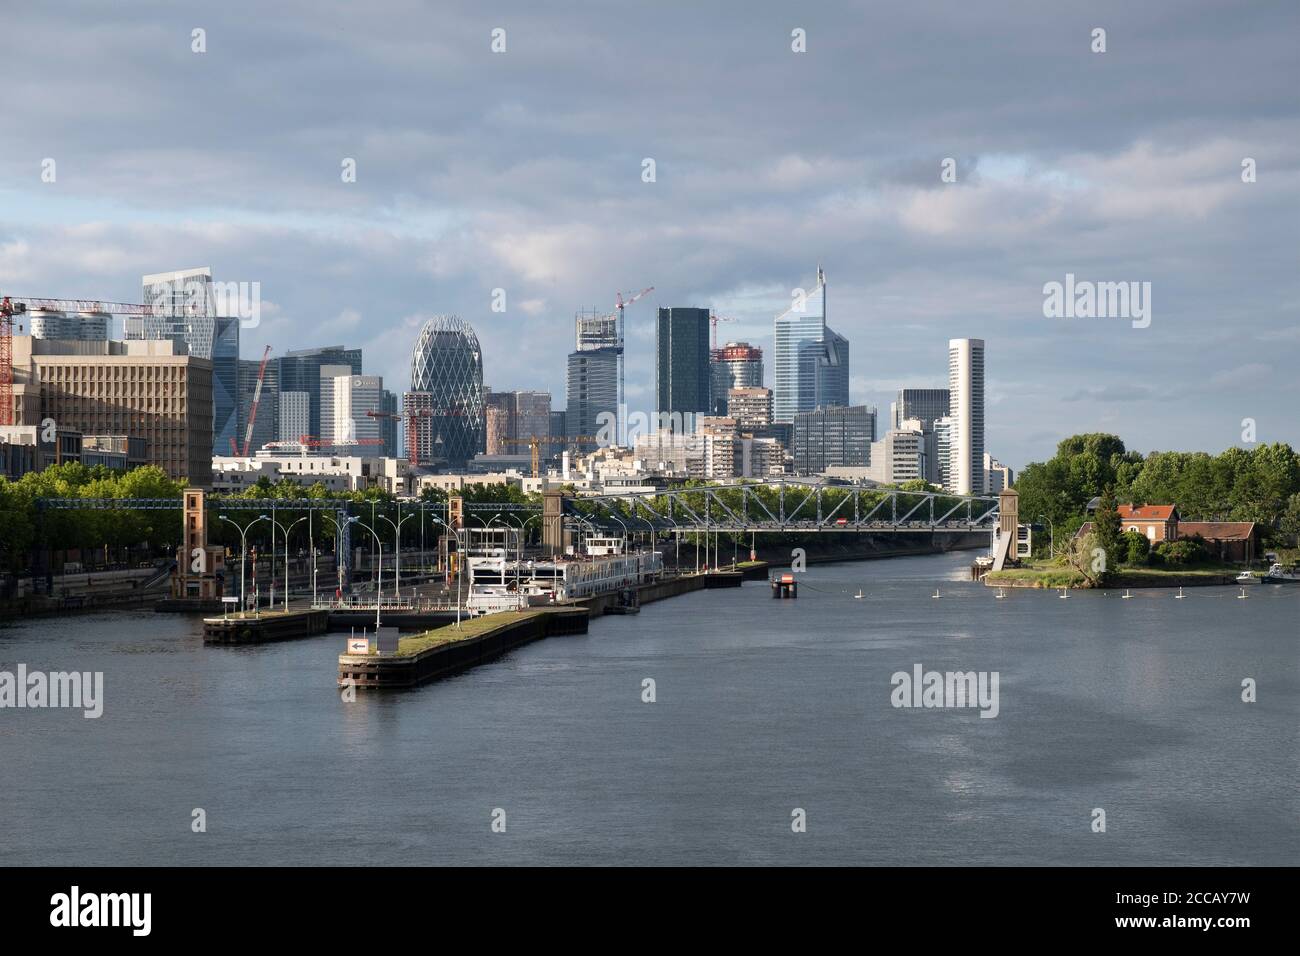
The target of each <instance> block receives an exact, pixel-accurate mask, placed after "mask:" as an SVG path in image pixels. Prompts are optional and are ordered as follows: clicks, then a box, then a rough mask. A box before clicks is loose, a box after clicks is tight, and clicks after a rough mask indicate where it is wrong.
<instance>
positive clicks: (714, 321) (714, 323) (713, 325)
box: [709, 312, 736, 353]
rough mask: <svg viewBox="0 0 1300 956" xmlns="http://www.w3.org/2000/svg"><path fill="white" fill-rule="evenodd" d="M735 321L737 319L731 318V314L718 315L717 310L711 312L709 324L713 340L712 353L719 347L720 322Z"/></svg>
mask: <svg viewBox="0 0 1300 956" xmlns="http://www.w3.org/2000/svg"><path fill="white" fill-rule="evenodd" d="M735 321H736V320H735V319H733V318H731V317H730V316H725V315H718V314H717V313H716V312H710V313H709V326H710V335H711V341H710V343H709V351H710V352H711V353H712V352H716V351H717V349H718V323H719V322H735Z"/></svg>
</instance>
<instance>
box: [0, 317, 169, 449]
mask: <svg viewBox="0 0 1300 956" xmlns="http://www.w3.org/2000/svg"><path fill="white" fill-rule="evenodd" d="M33 309H48V310H49V311H51V312H103V313H107V314H108V315H157V314H159V313H158V311H157V310H156V309H155V308H154V307H153V306H151V305H127V304H126V303H123V302H101V301H99V300H96V299H33V298H27V297H25V296H18V295H15V296H8V295H7V296H5V297H4V298H3V299H0V425H12V424H13V423H14V325H13V317H14V316H15V315H22V314H23V313H25V312H27V311H29V310H33Z"/></svg>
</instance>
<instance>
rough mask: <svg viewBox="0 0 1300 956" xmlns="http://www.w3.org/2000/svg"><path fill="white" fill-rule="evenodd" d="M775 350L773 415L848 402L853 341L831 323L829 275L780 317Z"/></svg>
mask: <svg viewBox="0 0 1300 956" xmlns="http://www.w3.org/2000/svg"><path fill="white" fill-rule="evenodd" d="M773 338H774V340H775V341H774V344H773V349H772V420H773V421H776V422H793V421H794V417H795V416H796V415H798V414H799V413H800V412H810V411H812V410H814V409H816V408H826V407H830V406H842V405H848V403H849V342H848V339H846V338H844V337H843V336H842V335H839V334H838V333H836V332H835V331H833V330H832V329H831V328H829V327H828V326H827V325H826V276H825V273H823V272H822V270H821V268H820V267H818V269H817V285H816V287H815V288H814V289H813V291H812V293H811V294H809V295H807V296H805V297H804V299H803V300H802V301H801V302H799V303H796V305H795V306H794V307H792V308H791V309H790V311H788V312H786V313H785V314H783V315H779V316H777V318H776V324H775V329H774V335H773Z"/></svg>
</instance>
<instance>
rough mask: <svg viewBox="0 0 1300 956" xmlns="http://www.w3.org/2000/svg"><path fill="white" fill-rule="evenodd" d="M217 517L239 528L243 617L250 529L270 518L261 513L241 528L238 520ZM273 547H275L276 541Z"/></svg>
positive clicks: (246, 603)
mask: <svg viewBox="0 0 1300 956" xmlns="http://www.w3.org/2000/svg"><path fill="white" fill-rule="evenodd" d="M217 517H218V518H220V519H221V520H222V521H229V522H230V523H231V524H233V525H234V526H235V527H236V528H237V529H238V530H239V616H240V617H243V616H244V611H245V610H247V608H248V591H247V590H246V589H245V587H244V582H245V575H246V574H247V573H248V529H249V528H251V527H252V526H253V525H255V524H257V523H258V522H259V521H267V520H270V519H268V518H267V517H266V515H259V516H258V517H256V518H254V519H253V520H252V521H250V522H248V524H246V525H244V526H243V527H242V528H240V527H239V522H238V521H235V520H233V519H231V518H227V517H226V516H225V515H217ZM272 547H274V543H273V544H272Z"/></svg>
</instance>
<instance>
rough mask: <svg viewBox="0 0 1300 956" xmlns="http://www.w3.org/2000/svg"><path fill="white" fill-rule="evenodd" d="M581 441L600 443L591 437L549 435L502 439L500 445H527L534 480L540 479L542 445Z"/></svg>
mask: <svg viewBox="0 0 1300 956" xmlns="http://www.w3.org/2000/svg"><path fill="white" fill-rule="evenodd" d="M582 441H600V439H599V438H596V437H594V436H592V435H556V436H554V437H552V436H550V435H528V436H526V437H520V438H505V439H502V443H503V444H506V445H527V446H528V448H529V450H530V451H531V452H532V456H533V461H532V465H533V477H534V478H540V477H542V456H541V448H542V445H550V444H552V443H556V444H571V443H574V442H582Z"/></svg>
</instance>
